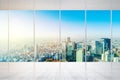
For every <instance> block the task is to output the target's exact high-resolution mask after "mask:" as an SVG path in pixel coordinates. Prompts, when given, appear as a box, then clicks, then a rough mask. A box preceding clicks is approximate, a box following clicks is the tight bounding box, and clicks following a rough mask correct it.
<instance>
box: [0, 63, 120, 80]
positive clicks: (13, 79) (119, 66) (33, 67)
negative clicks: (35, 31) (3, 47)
mask: <svg viewBox="0 0 120 80" xmlns="http://www.w3.org/2000/svg"><path fill="white" fill-rule="evenodd" d="M20 65H21V66H20ZM0 80H120V63H112V64H111V63H61V64H59V63H9V64H7V63H0Z"/></svg>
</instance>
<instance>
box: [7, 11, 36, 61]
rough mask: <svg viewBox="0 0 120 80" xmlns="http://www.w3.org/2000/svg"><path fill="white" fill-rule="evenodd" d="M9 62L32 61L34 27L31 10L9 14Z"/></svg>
mask: <svg viewBox="0 0 120 80" xmlns="http://www.w3.org/2000/svg"><path fill="white" fill-rule="evenodd" d="M9 54H10V56H9V60H10V62H32V61H34V27H33V11H32V10H10V12H9Z"/></svg>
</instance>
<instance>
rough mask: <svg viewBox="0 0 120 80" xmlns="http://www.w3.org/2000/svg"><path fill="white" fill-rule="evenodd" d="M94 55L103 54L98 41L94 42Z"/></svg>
mask: <svg viewBox="0 0 120 80" xmlns="http://www.w3.org/2000/svg"><path fill="white" fill-rule="evenodd" d="M95 46H96V54H99V55H101V54H102V53H103V44H102V43H101V42H100V41H96V42H95Z"/></svg>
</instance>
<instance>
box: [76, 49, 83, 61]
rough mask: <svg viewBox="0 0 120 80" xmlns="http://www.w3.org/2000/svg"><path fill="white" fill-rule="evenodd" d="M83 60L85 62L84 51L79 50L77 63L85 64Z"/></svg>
mask: <svg viewBox="0 0 120 80" xmlns="http://www.w3.org/2000/svg"><path fill="white" fill-rule="evenodd" d="M83 60H84V53H83V49H78V50H77V51H76V62H83Z"/></svg>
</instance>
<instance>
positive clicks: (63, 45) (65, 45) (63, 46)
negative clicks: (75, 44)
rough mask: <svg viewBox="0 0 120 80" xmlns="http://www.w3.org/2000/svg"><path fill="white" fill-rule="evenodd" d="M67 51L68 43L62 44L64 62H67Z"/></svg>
mask: <svg viewBox="0 0 120 80" xmlns="http://www.w3.org/2000/svg"><path fill="white" fill-rule="evenodd" d="M66 50H67V44H66V42H65V41H64V42H62V61H63V62H64V61H66V52H67V51H66Z"/></svg>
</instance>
